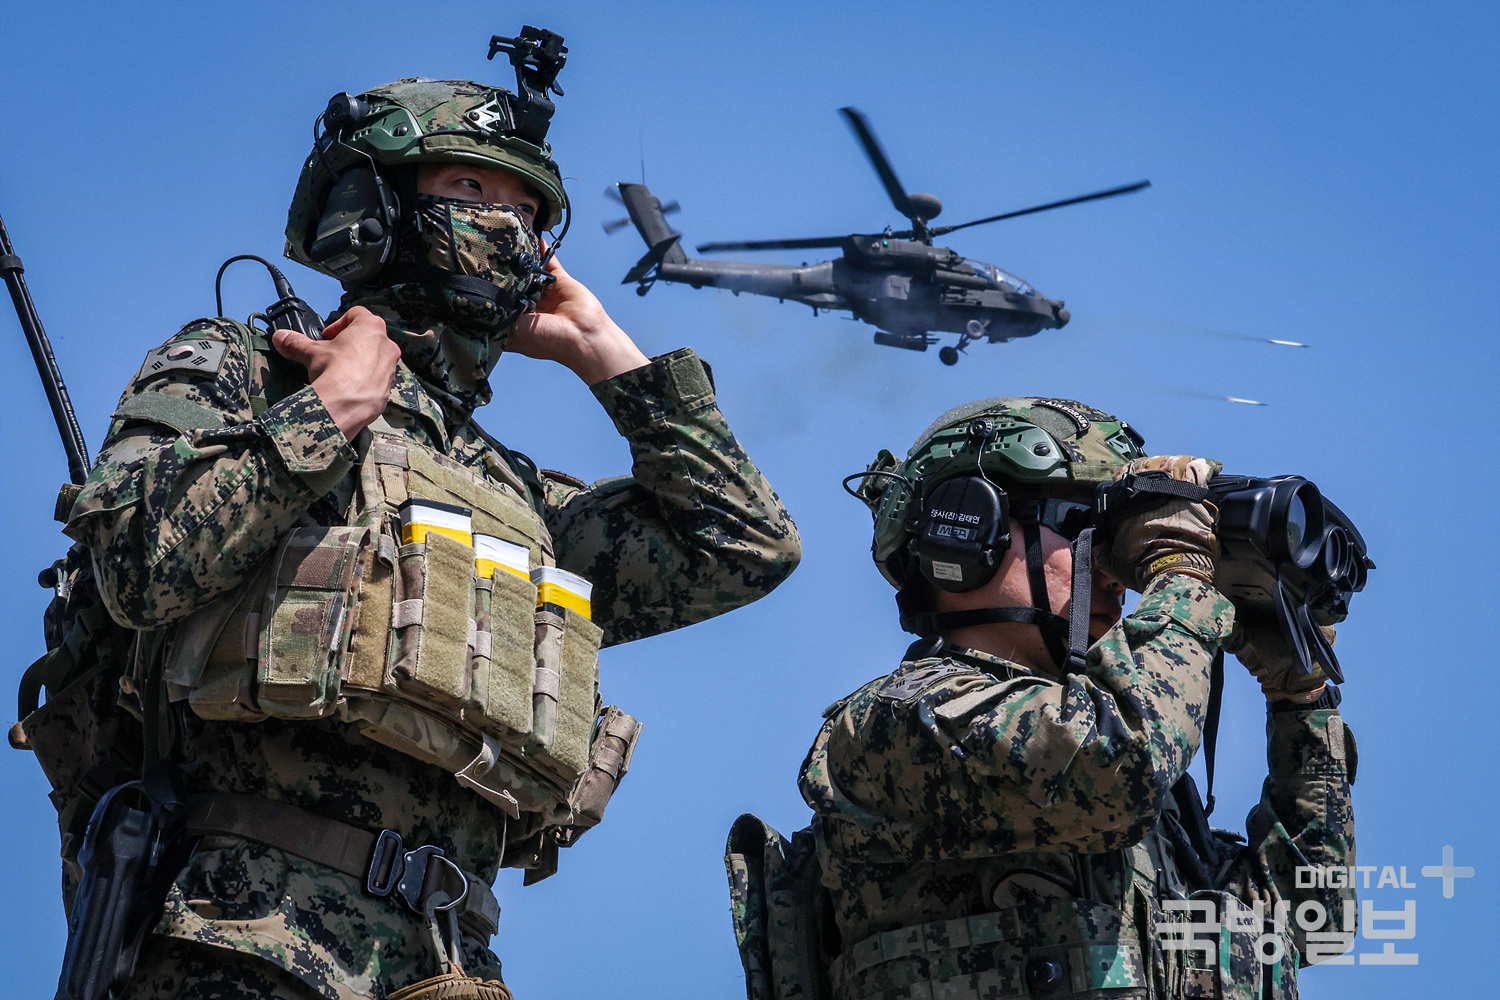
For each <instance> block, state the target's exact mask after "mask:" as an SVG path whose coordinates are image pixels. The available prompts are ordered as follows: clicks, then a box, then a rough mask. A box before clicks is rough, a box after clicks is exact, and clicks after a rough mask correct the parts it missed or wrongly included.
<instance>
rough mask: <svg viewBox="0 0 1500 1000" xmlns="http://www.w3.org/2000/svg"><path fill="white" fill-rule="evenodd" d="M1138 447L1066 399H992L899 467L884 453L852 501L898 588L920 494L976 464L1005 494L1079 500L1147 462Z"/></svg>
mask: <svg viewBox="0 0 1500 1000" xmlns="http://www.w3.org/2000/svg"><path fill="white" fill-rule="evenodd" d="M1144 446H1145V439H1144V438H1142V437H1141V435H1140V434H1139V433H1137V432H1136V430H1135V429H1134V428H1133V427H1131V426H1130V425H1129V424H1127V423H1126V422H1125V421H1123V420H1121V419H1120V418H1119V417H1113V416H1110V415H1109V414H1107V413H1104V412H1102V411H1100V410H1096V409H1094V408H1093V407H1091V406H1085V405H1084V404H1082V403H1078V402H1075V401H1073V400H1070V399H1043V398H1038V397H1032V396H1022V397H996V398H994V399H981V400H976V401H975V402H972V403H965V404H964V405H962V406H955V407H954V408H953V409H951V410H949V411H948V412H946V413H944V414H943V415H942V416H940V417H938V418H937V420H935V421H933V422H932V424H931V425H930V426H929V427H928V428H927V429H926V430H925V431H923V432H922V434H921V435H920V436H919V437H918V438H917V441H916V443H915V444H913V445H912V446H911V450H910V451H908V452H907V454H906V461H905V462H898V461H897V459H896V457H895V456H894V455H892V454H891V453H890V452H889V451H884V450H883V451H881V453H880V455H879V456H877V457H876V459H875V461H874V462H873V463H872V464H871V465H870V467H869V469H868V470H867V471H866V472H865V473H864V474H863V475H864V478H863V480H862V481H861V483H860V486H859V488H858V489H857V490H856V491H855V493H856V496H858V497H859V498H860V499H861V500H863V501H864V502H865V503H866V504H867V505H868V506H869V507H870V510H871V511H872V512H873V513H874V515H875V538H874V542H873V543H872V545H871V554H872V555H873V556H874V559H875V564H876V565H877V566H878V567H879V568H880V572H881V574H882V575H883V576H884V577H885V578H886V580H888V581H889V582H890V583H891V584H892V585H893V586H895V587H897V588H900V587H902V586H903V585H904V584H905V583H906V581H907V577H908V574H909V571H910V563H909V561H908V559H907V543H908V541H910V539H911V524H910V516H911V514H912V510H911V507H912V503H913V501H914V500H917V499H919V498H920V496H921V493H922V490H923V489H924V488H929V489H930V488H931V487H932V486H933V485H935V484H937V483H940V482H942V481H944V480H947V479H951V478H952V477H954V476H963V475H971V474H973V473H975V472H977V471H979V470H980V464H981V462H982V463H983V473H984V474H985V475H986V476H988V477H990V478H992V479H994V480H996V481H998V482H999V483H1000V484H1001V485H1002V486H1005V487H1007V488H1020V489H1023V490H1031V491H1034V492H1035V493H1038V494H1043V495H1045V494H1079V493H1085V492H1092V491H1093V490H1094V488H1095V487H1097V486H1098V485H1100V484H1102V483H1109V482H1113V481H1114V478H1115V474H1116V472H1117V471H1118V470H1119V469H1120V468H1121V467H1122V466H1123V465H1124V464H1125V463H1126V462H1129V461H1130V460H1131V459H1134V458H1140V457H1142V456H1144V455H1145V451H1144V450H1143V448H1144ZM872 473H873V475H872ZM855 478H859V477H858V476H855V477H851V479H855Z"/></svg>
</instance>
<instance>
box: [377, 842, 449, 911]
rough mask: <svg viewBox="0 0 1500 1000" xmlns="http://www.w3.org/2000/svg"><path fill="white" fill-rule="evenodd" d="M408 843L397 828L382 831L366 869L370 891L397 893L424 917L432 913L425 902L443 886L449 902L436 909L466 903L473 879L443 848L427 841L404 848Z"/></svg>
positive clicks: (384, 896) (408, 906)
mask: <svg viewBox="0 0 1500 1000" xmlns="http://www.w3.org/2000/svg"><path fill="white" fill-rule="evenodd" d="M404 846H405V845H404V844H403V843H402V841H401V834H399V833H397V832H396V831H395V830H381V831H380V833H379V835H378V836H376V838H375V850H374V851H373V852H372V853H371V856H370V867H369V870H368V871H367V872H366V873H365V891H366V892H368V893H369V894H370V895H372V896H375V897H378V898H381V899H384V898H386V897H388V896H390V895H392V894H394V895H395V896H396V897H397V898H398V899H400V900H401V902H402V903H404V904H406V906H407V908H408V909H410V910H411V911H412V912H413V913H415V914H416V915H417V916H421V917H425V916H427V915H428V914H427V910H426V907H425V904H426V902H427V900H428V898H429V897H430V896H432V895H433V894H434V893H435V892H438V891H439V890H442V891H444V892H446V893H447V895H448V902H446V903H442V904H440V905H438V906H435V907H433V910H434V911H435V912H438V913H441V912H444V911H449V910H454V909H456V908H457V907H458V906H459V905H460V904H461V903H463V901H464V899H465V898H467V897H468V895H469V880H468V878H467V877H466V876H465V875H464V873H463V871H462V869H460V868H459V867H458V865H456V864H454V863H453V862H452V861H449V860H448V858H447V856H445V855H444V854H443V851H442V848H439V847H433V846H432V845H431V844H424V845H423V846H421V847H416V848H413V849H412V850H410V851H403V850H402V848H403V847H404Z"/></svg>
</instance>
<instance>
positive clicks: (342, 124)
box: [307, 94, 415, 285]
mask: <svg viewBox="0 0 1500 1000" xmlns="http://www.w3.org/2000/svg"><path fill="white" fill-rule="evenodd" d="M369 116H370V105H369V102H367V101H364V100H362V99H360V98H358V97H355V96H353V95H352V94H335V95H334V97H333V99H332V100H330V101H329V102H328V107H327V108H326V109H324V111H323V113H322V114H320V115H319V116H318V117H317V119H315V120H314V122H313V149H314V150H315V151H316V152H317V154H318V161H319V162H320V163H321V164H322V166H323V169H324V170H326V171H327V172H328V174H329V175H330V176H331V177H332V178H333V186H332V187H331V188H330V189H329V191H328V196H327V198H326V199H324V203H323V215H322V218H320V219H319V220H318V226H317V229H316V230H315V231H314V233H313V238H312V241H311V242H310V243H309V244H308V247H307V254H308V256H309V257H311V258H312V260H313V261H314V262H315V263H316V264H318V265H320V266H322V267H323V268H325V269H327V271H328V273H329V274H331V275H333V276H334V277H335V278H338V279H339V281H341V282H343V283H344V284H346V285H362V284H365V283H367V282H369V281H370V280H371V279H372V278H374V277H375V275H376V274H377V273H379V271H380V269H381V268H382V267H383V266H384V265H385V264H386V263H387V262H388V261H389V260H390V259H391V251H392V249H393V248H394V247H395V245H396V233H397V230H398V228H399V226H400V224H401V221H402V220H401V199H399V198H398V197H397V196H396V193H395V192H394V191H393V190H392V188H391V184H390V182H389V181H387V180H386V178H385V176H384V175H383V174H382V172H381V171H380V168H379V167H378V166H377V165H376V163H375V158H374V157H372V156H371V155H370V154H369V153H368V152H366V151H365V150H362V149H359V148H357V147H355V146H352V145H350V144H349V143H347V142H345V141H344V137H345V135H346V134H347V133H348V131H349V130H350V129H351V128H354V127H355V126H357V125H359V124H360V123H361V122H363V121H364V120H365V119H366V118H368V117H369ZM398 127H400V126H398ZM330 152H332V153H333V154H334V158H333V159H334V160H337V161H338V162H337V164H335V163H334V162H333V161H332V160H330V158H329V155H328V154H329V153H330ZM405 172H406V173H408V174H409V173H411V171H410V170H407V171H405ZM413 180H414V179H413ZM411 186H412V187H413V188H415V184H412V185H411ZM412 193H414V192H408V195H410V194H412ZM410 201H411V198H410V197H408V202H409V203H410Z"/></svg>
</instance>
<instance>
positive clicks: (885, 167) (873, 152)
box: [839, 108, 912, 219]
mask: <svg viewBox="0 0 1500 1000" xmlns="http://www.w3.org/2000/svg"><path fill="white" fill-rule="evenodd" d="M839 111H840V112H842V113H843V115H844V117H845V118H847V119H849V127H850V128H852V129H854V134H855V136H856V137H857V138H858V139H859V143H860V145H862V146H864V147H865V155H866V156H868V157H869V158H870V163H871V165H872V166H874V168H875V172H876V173H877V174H879V175H880V183H882V184H884V185H885V193H886V194H887V195H889V196H890V199H891V204H892V205H895V206H896V211H898V212H900V213H901V214H902V215H904V216H906V217H907V218H908V219H910V218H912V210H911V202H909V201H908V200H907V198H906V189H905V188H904V187H902V186H901V181H899V180H898V179H897V178H896V171H894V170H892V169H891V161H890V160H888V159H886V155H885V150H883V149H881V148H880V140H878V139H876V138H875V133H874V132H872V131H870V124H869V122H867V121H865V116H864V115H862V114H860V112H859V111H858V110H856V109H855V108H839Z"/></svg>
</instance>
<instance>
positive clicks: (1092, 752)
mask: <svg viewBox="0 0 1500 1000" xmlns="http://www.w3.org/2000/svg"><path fill="white" fill-rule="evenodd" d="M1232 621H1233V610H1232V608H1231V606H1230V604H1229V602H1228V601H1227V600H1225V598H1224V597H1223V596H1222V595H1220V594H1219V593H1218V591H1216V590H1214V589H1213V588H1212V587H1210V586H1208V585H1207V584H1205V583H1202V582H1200V581H1198V580H1196V579H1194V578H1192V577H1189V576H1184V575H1180V574H1164V575H1162V576H1159V577H1157V579H1156V580H1154V581H1152V583H1151V585H1150V586H1149V587H1148V588H1147V590H1146V593H1145V595H1144V596H1143V597H1142V599H1141V602H1140V605H1139V606H1138V607H1137V609H1136V611H1135V613H1134V614H1133V615H1131V616H1130V617H1128V618H1126V619H1124V620H1123V621H1121V622H1120V623H1118V624H1117V625H1116V626H1115V627H1114V628H1113V629H1111V630H1110V632H1109V633H1108V634H1107V635H1106V636H1105V637H1104V638H1103V639H1101V640H1100V641H1099V642H1097V643H1095V644H1094V646H1093V648H1092V649H1090V651H1089V658H1088V664H1087V667H1086V668H1085V671H1084V672H1083V673H1081V674H1069V675H1066V676H1065V677H1064V678H1063V679H1062V680H1061V681H1056V680H1052V679H1049V678H1045V677H1041V676H1037V675H1034V674H1029V673H1022V674H1019V675H1017V676H1013V677H1010V678H1000V677H996V676H994V675H992V674H990V673H987V672H983V671H980V670H978V669H977V668H966V667H965V666H963V665H960V664H957V663H956V662H955V661H952V660H947V661H936V662H937V663H938V665H937V666H936V667H934V666H933V664H934V662H935V661H932V660H926V661H917V662H916V663H912V664H907V665H903V667H902V668H901V669H900V670H898V671H896V672H895V673H894V674H891V675H890V676H889V677H888V678H886V679H884V680H883V681H879V682H876V683H875V684H872V685H869V686H867V687H866V688H864V689H862V690H861V691H860V692H859V693H858V694H856V695H855V696H854V697H853V698H851V699H850V701H849V702H848V703H847V704H845V705H844V706H843V708H842V709H840V710H838V711H836V712H835V713H834V714H833V715H832V716H831V718H830V719H829V721H828V723H827V724H826V725H825V726H824V729H823V732H822V733H821V734H820V736H819V740H818V743H817V744H815V745H814V747H813V750H812V752H811V754H810V755H809V757H808V762H807V763H806V764H805V765H804V769H803V775H802V791H803V796H804V798H806V799H807V801H808V803H809V804H810V805H812V806H813V808H814V809H815V810H817V811H818V813H819V817H820V820H825V819H827V818H828V817H833V819H834V820H835V822H834V824H833V825H834V826H837V825H838V824H837V820H838V819H839V818H848V819H853V820H855V822H854V823H852V824H849V825H848V826H847V827H846V832H847V831H850V830H854V829H859V830H863V831H864V833H863V834H858V835H859V836H863V835H866V834H868V835H869V836H871V837H872V839H873V840H874V841H876V842H883V843H884V844H885V845H887V846H888V847H890V848H892V849H893V850H894V852H895V854H896V855H898V856H900V857H903V858H905V859H912V860H917V859H920V860H938V859H943V858H951V857H961V856H966V854H967V853H968V852H970V851H976V852H978V853H981V854H990V853H1009V852H1011V851H1019V850H1030V849H1033V848H1041V847H1067V848H1072V849H1076V850H1082V851H1090V852H1092V851H1103V850H1112V849H1115V848H1119V847H1125V846H1128V845H1130V844H1133V843H1135V842H1136V841H1138V840H1140V839H1141V837H1143V836H1145V835H1146V833H1148V832H1149V831H1150V830H1151V828H1152V826H1153V824H1154V823H1155V822H1156V813H1157V810H1158V807H1159V805H1160V803H1161V801H1162V799H1163V797H1164V796H1165V795H1166V794H1167V792H1168V790H1169V789H1170V788H1171V787H1172V785H1173V783H1175V782H1176V781H1177V779H1178V778H1179V777H1181V776H1182V774H1183V772H1184V771H1186V770H1187V766H1188V764H1189V762H1190V761H1191V759H1192V756H1193V754H1194V752H1195V751H1196V750H1197V747H1198V744H1199V741H1200V740H1201V738H1202V725H1203V718H1204V710H1205V706H1206V703H1207V700H1208V687H1209V684H1208V675H1209V666H1210V664H1211V662H1212V660H1213V657H1214V654H1215V652H1216V651H1217V649H1218V646H1219V643H1220V642H1221V641H1222V640H1223V638H1224V637H1225V636H1226V635H1227V634H1228V631H1229V627H1230V625H1231V623H1232ZM924 672H926V676H923V675H922V674H923V673H924ZM827 827H828V825H827V824H826V823H825V828H827ZM836 839H837V838H836ZM847 846H850V847H854V846H856V845H853V844H850V845H847Z"/></svg>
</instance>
